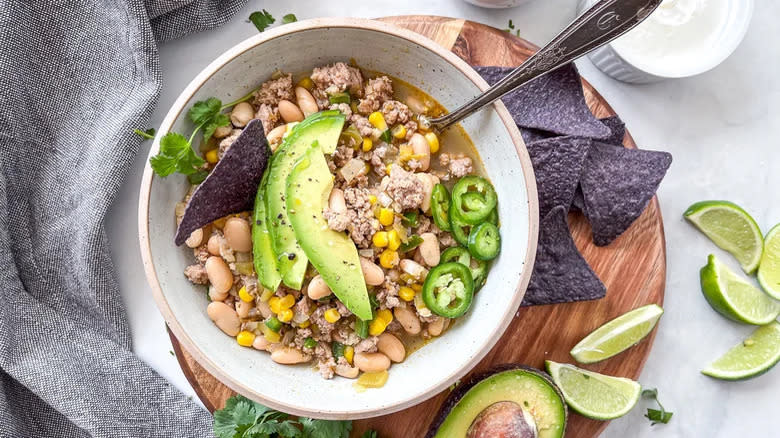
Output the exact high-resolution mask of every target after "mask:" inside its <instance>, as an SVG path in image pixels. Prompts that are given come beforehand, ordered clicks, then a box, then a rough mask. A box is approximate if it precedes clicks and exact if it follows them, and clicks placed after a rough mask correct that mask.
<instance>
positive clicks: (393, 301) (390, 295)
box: [376, 278, 401, 309]
mask: <svg viewBox="0 0 780 438" xmlns="http://www.w3.org/2000/svg"><path fill="white" fill-rule="evenodd" d="M399 289H400V286H398V283H396V282H395V281H393V280H390V279H389V278H385V282H384V283H382V285H381V286H380V287H379V291H377V293H376V300H377V301H379V306H380V307H383V308H386V309H392V308H394V307H398V305H399V304H401V302H400V301H399V300H398V290H399Z"/></svg>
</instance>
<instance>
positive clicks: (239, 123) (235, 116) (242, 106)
mask: <svg viewBox="0 0 780 438" xmlns="http://www.w3.org/2000/svg"><path fill="white" fill-rule="evenodd" d="M253 118H255V110H254V108H252V105H250V104H249V102H241V103H239V104H237V105H236V106H234V107H233V111H231V112H230V123H232V124H233V126H235V127H237V128H243V127H244V126H246V125H247V123H249V121H250V120H252V119H253Z"/></svg>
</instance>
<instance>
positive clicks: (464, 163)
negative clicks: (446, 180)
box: [439, 153, 474, 178]
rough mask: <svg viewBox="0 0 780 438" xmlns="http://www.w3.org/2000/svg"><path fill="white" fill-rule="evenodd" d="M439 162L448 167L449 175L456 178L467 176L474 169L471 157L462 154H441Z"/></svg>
mask: <svg viewBox="0 0 780 438" xmlns="http://www.w3.org/2000/svg"><path fill="white" fill-rule="evenodd" d="M439 164H441V167H443V168H445V169H447V173H448V176H452V177H455V178H460V177H462V176H466V175H468V174H470V173H471V172H472V171H473V170H474V168H473V165H472V162H471V158H469V157H467V156H465V155H461V154H446V153H445V154H441V155H439Z"/></svg>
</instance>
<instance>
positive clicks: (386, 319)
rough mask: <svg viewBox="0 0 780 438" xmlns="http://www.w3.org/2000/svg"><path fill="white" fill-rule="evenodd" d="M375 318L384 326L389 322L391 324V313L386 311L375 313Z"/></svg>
mask: <svg viewBox="0 0 780 438" xmlns="http://www.w3.org/2000/svg"><path fill="white" fill-rule="evenodd" d="M376 317H377V319H381V320H382V321H384V322H385V325H389V324H390V323H391V322H393V312H391V311H390V310H388V309H382V310H380V311H378V312H376Z"/></svg>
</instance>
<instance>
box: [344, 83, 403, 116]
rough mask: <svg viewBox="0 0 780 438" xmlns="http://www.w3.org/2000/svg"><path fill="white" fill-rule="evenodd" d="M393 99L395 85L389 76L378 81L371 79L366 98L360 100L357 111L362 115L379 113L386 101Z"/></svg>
mask: <svg viewBox="0 0 780 438" xmlns="http://www.w3.org/2000/svg"><path fill="white" fill-rule="evenodd" d="M392 97H393V83H392V82H391V81H390V78H388V77H387V76H381V77H378V78H376V79H369V80H368V84H366V92H365V97H364V98H363V99H360V102H359V103H358V106H357V110H358V112H359V113H361V114H371V113H372V112H374V111H379V108H380V107H381V106H382V103H384V102H385V101H386V100H390V99H392ZM407 109H408V108H407Z"/></svg>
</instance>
